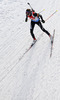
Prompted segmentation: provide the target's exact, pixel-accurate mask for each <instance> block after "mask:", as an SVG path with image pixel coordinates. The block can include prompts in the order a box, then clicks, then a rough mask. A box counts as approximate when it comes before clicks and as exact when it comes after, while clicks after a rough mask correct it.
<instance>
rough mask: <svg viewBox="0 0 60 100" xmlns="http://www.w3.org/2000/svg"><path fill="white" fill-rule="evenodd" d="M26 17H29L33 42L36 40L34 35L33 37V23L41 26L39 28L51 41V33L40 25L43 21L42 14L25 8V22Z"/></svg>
mask: <svg viewBox="0 0 60 100" xmlns="http://www.w3.org/2000/svg"><path fill="white" fill-rule="evenodd" d="M28 17H29V18H30V19H31V26H30V33H31V36H32V38H33V42H36V37H35V35H34V33H33V30H34V26H35V24H37V25H38V26H39V27H40V28H41V30H42V31H43V32H45V33H46V34H47V35H48V36H49V37H50V39H51V41H53V37H52V35H51V34H50V33H49V32H48V31H47V30H46V29H45V28H44V27H43V25H42V23H45V21H44V20H43V17H42V15H40V14H38V13H36V12H35V11H34V10H33V9H32V10H31V9H27V10H26V19H25V22H27V20H28ZM40 19H41V20H40ZM41 22H42V23H41Z"/></svg>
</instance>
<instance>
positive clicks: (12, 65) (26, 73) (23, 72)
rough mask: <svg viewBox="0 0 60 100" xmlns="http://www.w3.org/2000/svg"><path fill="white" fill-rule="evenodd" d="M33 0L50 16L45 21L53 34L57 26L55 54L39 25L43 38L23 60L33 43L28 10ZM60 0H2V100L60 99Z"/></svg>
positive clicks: (44, 15)
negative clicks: (51, 50) (27, 17)
mask: <svg viewBox="0 0 60 100" xmlns="http://www.w3.org/2000/svg"><path fill="white" fill-rule="evenodd" d="M27 2H30V4H31V6H32V7H33V8H34V9H35V11H36V12H40V11H41V10H43V9H45V10H44V11H43V12H42V13H41V14H42V16H43V18H44V20H45V19H47V18H48V17H49V16H50V15H51V14H52V13H53V12H55V11H56V10H57V12H56V13H55V14H54V15H53V16H52V17H51V18H50V19H49V20H47V21H46V22H45V24H43V26H44V27H45V29H47V30H48V31H49V32H50V33H51V34H53V30H54V29H55V39H54V48H53V54H52V57H51V58H50V39H49V37H48V36H47V35H46V34H45V33H43V32H42V31H41V29H40V28H39V27H38V26H37V25H36V26H35V29H34V34H35V36H36V38H38V37H40V40H39V41H37V43H36V44H35V45H34V46H33V47H32V48H31V50H30V51H29V52H28V53H27V54H26V55H25V56H24V57H23V58H22V59H21V60H19V59H20V58H21V56H22V55H23V54H24V52H25V51H26V50H27V49H28V48H29V46H30V45H31V43H32V41H33V40H32V37H31V35H30V20H28V22H27V23H26V22H25V11H26V9H27V8H30V7H29V5H27ZM59 46H60V0H0V100H60V47H59Z"/></svg>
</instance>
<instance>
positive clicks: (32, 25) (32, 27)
mask: <svg viewBox="0 0 60 100" xmlns="http://www.w3.org/2000/svg"><path fill="white" fill-rule="evenodd" d="M34 26H35V23H34V22H33V21H31V26H30V33H31V36H32V38H33V39H34V40H36V38H35V35H34V33H33V30H34Z"/></svg>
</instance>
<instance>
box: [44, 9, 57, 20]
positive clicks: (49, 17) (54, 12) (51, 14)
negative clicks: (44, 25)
mask: <svg viewBox="0 0 60 100" xmlns="http://www.w3.org/2000/svg"><path fill="white" fill-rule="evenodd" d="M56 12H57V10H56V11H55V12H54V13H52V14H51V15H50V16H49V17H48V18H47V19H46V20H45V21H47V20H48V19H49V18H50V17H52V16H53V15H54V14H55V13H56Z"/></svg>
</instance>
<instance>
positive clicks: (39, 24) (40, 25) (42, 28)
mask: <svg viewBox="0 0 60 100" xmlns="http://www.w3.org/2000/svg"><path fill="white" fill-rule="evenodd" d="M37 25H38V26H39V27H40V28H41V30H42V31H43V32H45V33H46V34H47V35H48V36H49V37H50V36H51V35H50V33H49V32H48V31H47V30H46V29H45V28H44V27H43V26H42V24H41V22H40V21H39V22H38V23H37Z"/></svg>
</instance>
